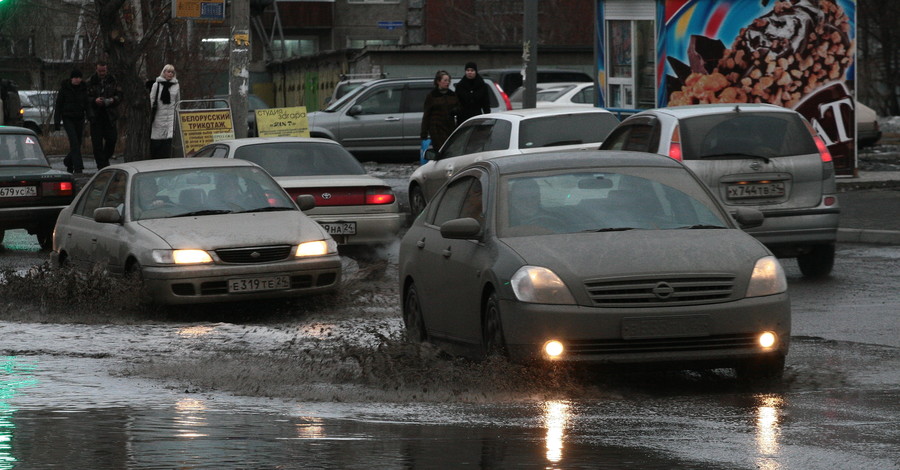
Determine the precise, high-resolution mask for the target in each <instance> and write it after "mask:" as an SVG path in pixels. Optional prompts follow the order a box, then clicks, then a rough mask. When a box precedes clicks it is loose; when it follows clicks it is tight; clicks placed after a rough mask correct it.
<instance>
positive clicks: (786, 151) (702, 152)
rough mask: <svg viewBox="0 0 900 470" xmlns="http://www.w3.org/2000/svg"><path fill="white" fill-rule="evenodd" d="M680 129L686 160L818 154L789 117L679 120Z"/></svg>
mask: <svg viewBox="0 0 900 470" xmlns="http://www.w3.org/2000/svg"><path fill="white" fill-rule="evenodd" d="M679 126H680V130H681V145H682V151H683V154H684V159H685V160H698V159H703V158H716V157H734V156H741V155H749V156H761V157H767V158H771V157H784V156H791V155H805V154H816V153H818V149H817V148H816V143H815V141H814V140H813V138H812V135H811V134H810V132H809V130H808V129H807V127H806V123H805V122H804V121H803V120H802V119H801V118H800V117H799V116H797V115H795V114H790V113H765V112H752V113H750V112H733V113H728V114H713V115H707V116H698V117H693V118H689V119H682V120H681V121H680V124H679Z"/></svg>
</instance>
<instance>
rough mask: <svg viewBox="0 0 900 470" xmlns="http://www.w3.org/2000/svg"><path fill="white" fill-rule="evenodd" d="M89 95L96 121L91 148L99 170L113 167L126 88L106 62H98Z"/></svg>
mask: <svg viewBox="0 0 900 470" xmlns="http://www.w3.org/2000/svg"><path fill="white" fill-rule="evenodd" d="M88 96H90V97H91V108H92V111H93V120H92V121H91V145H92V146H93V147H94V160H95V161H96V162H97V169H98V170H99V169H101V168H105V167H107V166H109V159H110V158H112V157H113V153H115V151H116V140H117V139H118V138H119V132H118V128H117V126H116V121H117V120H118V119H119V112H118V109H117V108H118V106H119V103H121V102H122V89H121V88H120V87H119V84H118V83H117V82H116V78H115V77H114V76H113V75H112V74H110V73H109V66H108V65H107V63H106V62H103V61H100V62H97V68H96V72H95V73H94V74H93V75H91V78H89V79H88Z"/></svg>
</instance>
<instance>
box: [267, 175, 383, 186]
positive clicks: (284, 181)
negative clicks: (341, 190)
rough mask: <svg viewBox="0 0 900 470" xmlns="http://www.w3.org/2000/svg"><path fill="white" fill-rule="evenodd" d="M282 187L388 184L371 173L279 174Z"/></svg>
mask: <svg viewBox="0 0 900 470" xmlns="http://www.w3.org/2000/svg"><path fill="white" fill-rule="evenodd" d="M275 181H277V182H278V184H279V185H281V187H282V188H337V187H347V186H387V184H385V182H384V181H382V180H380V179H378V178H376V177H374V176H369V175H323V176H278V177H275Z"/></svg>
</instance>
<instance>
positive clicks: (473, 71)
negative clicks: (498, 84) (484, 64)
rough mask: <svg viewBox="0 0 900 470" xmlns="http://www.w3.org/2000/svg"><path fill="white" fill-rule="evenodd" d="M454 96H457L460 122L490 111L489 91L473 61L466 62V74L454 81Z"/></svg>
mask: <svg viewBox="0 0 900 470" xmlns="http://www.w3.org/2000/svg"><path fill="white" fill-rule="evenodd" d="M456 96H457V97H458V98H459V118H458V119H459V123H460V124H462V123H463V122H465V121H466V119H469V118H470V117H472V116H478V115H479V114H487V113H489V112H491V91H490V89H488V85H487V83H485V82H484V78H482V77H481V75H480V74H479V73H478V65H477V64H475V62H469V63H467V64H466V75H465V76H464V77H463V78H461V79H460V80H459V81H458V82H456Z"/></svg>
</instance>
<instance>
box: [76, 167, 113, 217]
mask: <svg viewBox="0 0 900 470" xmlns="http://www.w3.org/2000/svg"><path fill="white" fill-rule="evenodd" d="M113 173H114V172H113V171H112V170H110V171H103V172H100V174H98V175H97V176H96V177H95V178H94V179H93V181H91V184H90V185H89V186H88V187H86V188H84V190H83V196H82V197H81V199H79V200H78V206H77V207H76V208H75V210H74V211H73V212H74V213H75V214H78V215H81V216H84V217H88V218H91V219H93V218H94V209H96V208H98V207H100V203H101V202H103V194H104V192H105V191H106V186H107V185H108V184H109V181H110V180H111V179H112V177H113Z"/></svg>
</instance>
